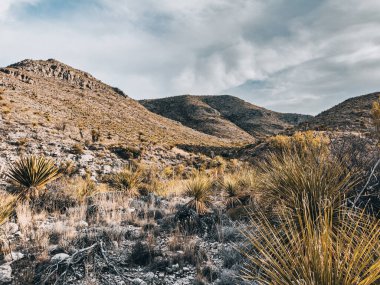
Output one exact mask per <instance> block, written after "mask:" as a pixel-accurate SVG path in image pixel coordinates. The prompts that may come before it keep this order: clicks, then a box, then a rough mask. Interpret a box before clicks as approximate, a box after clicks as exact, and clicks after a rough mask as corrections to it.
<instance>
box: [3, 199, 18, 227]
mask: <svg viewBox="0 0 380 285" xmlns="http://www.w3.org/2000/svg"><path fill="white" fill-rule="evenodd" d="M17 200H18V197H17V196H13V195H10V194H6V193H2V192H0V204H1V208H0V225H2V224H4V223H5V222H6V221H7V220H8V218H9V217H10V216H11V215H12V213H13V212H14V209H15V207H16V204H17Z"/></svg>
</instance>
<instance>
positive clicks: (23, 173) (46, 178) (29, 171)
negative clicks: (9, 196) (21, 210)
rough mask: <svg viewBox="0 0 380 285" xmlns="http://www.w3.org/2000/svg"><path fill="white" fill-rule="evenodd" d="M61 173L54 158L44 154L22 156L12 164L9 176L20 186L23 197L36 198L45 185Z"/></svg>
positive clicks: (19, 189)
mask: <svg viewBox="0 0 380 285" xmlns="http://www.w3.org/2000/svg"><path fill="white" fill-rule="evenodd" d="M60 175H61V171H60V170H59V168H58V167H57V166H56V165H55V163H54V161H53V160H52V159H49V158H46V157H44V156H34V155H32V156H28V157H22V158H20V159H19V160H18V161H16V162H15V163H14V164H13V165H11V166H10V168H9V171H8V173H7V176H8V178H9V179H10V180H11V181H12V182H13V183H15V184H16V185H17V186H19V187H18V191H17V192H18V194H19V195H20V196H21V197H22V199H25V198H26V199H30V198H36V197H38V196H39V194H40V192H41V191H42V190H43V189H44V187H45V185H46V184H47V183H49V182H51V181H53V180H55V179H56V178H58V177H59V176H60Z"/></svg>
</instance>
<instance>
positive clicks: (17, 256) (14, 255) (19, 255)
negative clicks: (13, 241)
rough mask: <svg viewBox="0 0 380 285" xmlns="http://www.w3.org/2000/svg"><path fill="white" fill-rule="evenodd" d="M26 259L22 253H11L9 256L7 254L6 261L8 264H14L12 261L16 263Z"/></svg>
mask: <svg viewBox="0 0 380 285" xmlns="http://www.w3.org/2000/svg"><path fill="white" fill-rule="evenodd" d="M22 258H24V255H23V254H22V253H21V252H13V251H12V252H11V253H9V254H7V255H6V256H5V257H4V260H5V261H6V262H12V261H16V260H20V259H22Z"/></svg>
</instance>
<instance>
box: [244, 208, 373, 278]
mask: <svg viewBox="0 0 380 285" xmlns="http://www.w3.org/2000/svg"><path fill="white" fill-rule="evenodd" d="M303 207H304V209H303V210H301V211H297V216H298V221H303V222H302V223H301V227H300V224H299V223H297V222H296V221H295V220H294V217H293V216H290V215H288V214H287V213H284V215H283V216H282V220H281V222H280V223H278V224H276V225H274V224H272V223H271V221H270V220H269V219H268V218H267V217H266V216H265V215H264V214H258V213H255V214H253V215H252V216H251V224H250V228H249V229H248V230H246V231H245V232H244V233H243V234H244V236H245V237H246V240H247V245H246V246H245V247H243V248H241V252H242V253H243V254H244V255H245V256H246V258H247V262H246V264H245V265H244V269H243V271H242V277H243V279H245V280H246V281H250V282H252V281H255V282H257V284H271V285H289V284H304V285H338V284H339V285H353V284H356V285H372V284H379V281H380V243H379V239H380V231H379V226H380V224H379V220H376V219H374V218H373V217H370V216H367V215H366V214H365V213H364V211H362V212H357V211H354V210H352V209H347V208H341V209H340V210H339V218H338V222H336V221H334V220H335V217H334V216H335V209H334V208H333V207H332V206H331V204H330V205H329V206H326V207H324V208H323V210H322V211H321V212H319V214H318V217H317V219H316V221H317V222H315V219H314V217H311V216H310V211H313V210H312V209H309V202H308V201H306V202H305V203H304V205H303Z"/></svg>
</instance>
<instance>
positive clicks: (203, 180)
mask: <svg viewBox="0 0 380 285" xmlns="http://www.w3.org/2000/svg"><path fill="white" fill-rule="evenodd" d="M184 194H185V196H187V197H190V198H191V200H190V201H189V202H188V203H187V206H188V207H189V208H191V209H194V210H195V211H196V212H197V213H198V214H204V213H206V212H208V210H209V207H210V206H211V195H212V182H211V180H210V178H208V177H207V176H205V175H202V174H199V175H197V176H195V177H194V178H192V179H190V180H189V181H188V182H187V183H186V185H185V192H184Z"/></svg>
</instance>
